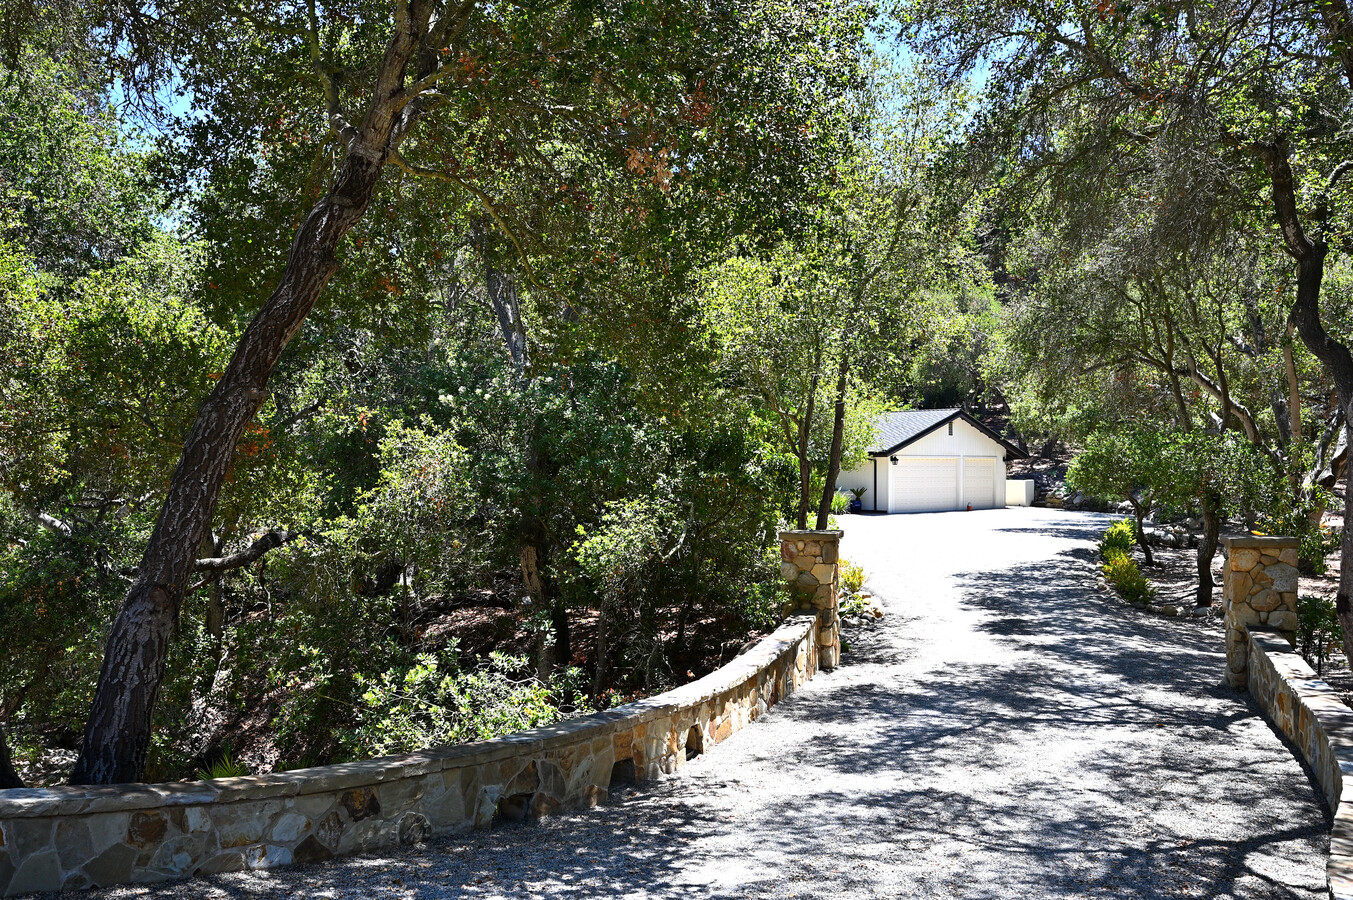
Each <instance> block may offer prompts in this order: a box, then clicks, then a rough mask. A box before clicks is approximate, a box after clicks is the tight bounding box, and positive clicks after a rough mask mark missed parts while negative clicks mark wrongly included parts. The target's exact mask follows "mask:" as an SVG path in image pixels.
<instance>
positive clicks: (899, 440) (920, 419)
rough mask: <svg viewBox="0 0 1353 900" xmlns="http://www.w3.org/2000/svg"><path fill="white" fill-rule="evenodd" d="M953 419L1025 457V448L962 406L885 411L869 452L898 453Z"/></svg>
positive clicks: (1010, 451) (1016, 456) (1019, 457)
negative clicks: (1006, 437) (963, 422)
mask: <svg viewBox="0 0 1353 900" xmlns="http://www.w3.org/2000/svg"><path fill="white" fill-rule="evenodd" d="M950 419H962V420H963V421H965V422H967V423H968V424H970V425H972V426H973V427H974V428H976V429H977V430H978V431H980V432H982V433H983V434H985V435H986V436H987V437H989V438H991V439H992V440H993V441H995V442H996V443H998V444H1000V445H1001V446H1003V447H1004V448H1005V450H1006V453H1007V454H1009V455H1010V456H1012V457H1014V458H1016V459H1023V458H1024V456H1025V453H1024V451H1022V450H1020V449H1019V448H1018V447H1016V446H1015V445H1014V444H1012V443H1010V442H1009V441H1007V440H1005V438H1003V437H1001V436H1000V435H999V434H997V433H996V432H994V431H992V430H991V429H990V428H988V427H987V426H985V425H983V424H982V423H981V422H979V421H977V420H976V419H974V418H973V417H972V416H970V415H968V414H967V413H965V412H964V411H963V410H961V409H909V410H904V411H902V412H890V413H884V414H883V415H881V416H879V417H878V420H877V422H876V423H875V424H876V425H877V427H878V437H877V439H876V440H875V442H874V446H875V448H876V449H874V450H870V451H869V452H870V453H871V454H873V455H875V456H882V455H885V454H888V453H895V452H896V451H898V450H901V449H902V448H903V447H905V446H906V445H907V444H910V443H911V442H912V441H914V440H916V439H917V438H919V437H921V436H923V435H925V434H928V433H930V432H931V431H933V430H935V429H936V428H938V427H939V426H941V425H943V424H944V423H945V422H947V421H949V420H950Z"/></svg>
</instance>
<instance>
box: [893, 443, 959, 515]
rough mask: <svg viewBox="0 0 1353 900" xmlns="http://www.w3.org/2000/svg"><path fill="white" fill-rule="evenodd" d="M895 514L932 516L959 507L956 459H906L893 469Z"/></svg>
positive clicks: (899, 461) (957, 464) (957, 462)
mask: <svg viewBox="0 0 1353 900" xmlns="http://www.w3.org/2000/svg"><path fill="white" fill-rule="evenodd" d="M892 469H893V484H892V496H891V498H890V499H891V500H892V502H891V503H890V504H889V506H890V508H891V509H892V510H893V511H894V512H930V511H935V510H942V509H956V508H957V507H958V478H959V460H958V459H957V458H956V457H903V458H902V459H900V460H898V464H897V465H896V466H893V467H892Z"/></svg>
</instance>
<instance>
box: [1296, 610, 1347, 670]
mask: <svg viewBox="0 0 1353 900" xmlns="http://www.w3.org/2000/svg"><path fill="white" fill-rule="evenodd" d="M1342 641H1343V629H1341V628H1340V627H1339V613H1338V612H1337V611H1335V608H1334V601H1333V600H1332V599H1330V598H1328V597H1298V598H1297V650H1298V651H1299V652H1300V653H1301V655H1302V657H1303V658H1305V660H1306V662H1308V663H1310V664H1311V666H1312V667H1314V669H1315V671H1316V674H1317V675H1323V674H1325V661H1326V660H1328V659H1329V658H1330V656H1331V654H1333V652H1334V651H1335V650H1337V649H1338V648H1339V645H1340V643H1341V642H1342Z"/></svg>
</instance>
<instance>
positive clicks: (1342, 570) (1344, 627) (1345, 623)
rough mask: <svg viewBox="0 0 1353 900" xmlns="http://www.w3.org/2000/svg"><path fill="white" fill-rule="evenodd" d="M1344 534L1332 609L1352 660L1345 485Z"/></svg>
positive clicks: (1351, 533)
mask: <svg viewBox="0 0 1353 900" xmlns="http://www.w3.org/2000/svg"><path fill="white" fill-rule="evenodd" d="M1349 422H1350V424H1349V425H1348V445H1349V446H1350V447H1353V418H1350V420H1349ZM1344 522H1345V525H1344V533H1343V537H1342V538H1340V540H1339V554H1340V557H1341V562H1340V564H1339V591H1338V593H1337V594H1336V595H1335V598H1334V609H1335V612H1337V613H1338V615H1339V632H1340V634H1341V635H1342V637H1343V645H1344V658H1345V659H1353V608H1350V605H1349V602H1348V598H1349V597H1351V596H1353V566H1350V565H1349V560H1353V528H1349V527H1348V525H1347V523H1348V522H1353V488H1350V487H1349V485H1348V484H1347V483H1345V484H1344Z"/></svg>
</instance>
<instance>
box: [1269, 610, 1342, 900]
mask: <svg viewBox="0 0 1353 900" xmlns="http://www.w3.org/2000/svg"><path fill="white" fill-rule="evenodd" d="M1248 646H1249V652H1248V660H1247V662H1248V686H1249V689H1250V694H1251V695H1253V696H1254V698H1255V700H1257V701H1258V702H1259V705H1260V707H1262V708H1263V710H1264V714H1265V715H1266V716H1267V718H1268V719H1269V721H1271V722H1272V723H1273V725H1274V726H1275V727H1276V728H1277V729H1278V730H1279V731H1281V732H1282V733H1283V734H1284V735H1286V736H1287V738H1288V740H1290V741H1291V742H1292V743H1293V744H1294V745H1296V748H1297V750H1298V751H1300V753H1301V755H1302V758H1304V759H1305V760H1306V763H1307V765H1309V766H1310V768H1311V771H1312V772H1313V773H1314V775H1315V778H1316V781H1317V783H1319V785H1320V788H1321V790H1322V791H1323V792H1324V794H1325V800H1326V802H1328V803H1329V807H1330V810H1331V811H1332V812H1333V813H1334V830H1333V832H1332V833H1331V834H1330V857H1329V863H1328V864H1327V866H1326V874H1327V876H1328V878H1329V890H1330V896H1331V897H1334V898H1335V900H1353V796H1351V797H1344V796H1343V785H1344V777H1345V776H1346V775H1353V709H1349V708H1348V706H1347V705H1345V704H1344V702H1343V701H1342V700H1340V699H1339V695H1338V694H1336V693H1335V692H1334V690H1333V689H1332V688H1331V687H1330V686H1329V685H1327V684H1325V682H1323V681H1321V680H1320V679H1319V678H1318V677H1317V676H1316V674H1315V672H1314V670H1312V669H1311V667H1310V666H1308V665H1307V664H1306V660H1304V659H1302V658H1301V656H1300V655H1298V654H1297V653H1296V652H1294V651H1293V650H1292V646H1291V645H1290V644H1289V643H1288V642H1287V638H1286V637H1284V636H1283V634H1282V633H1281V632H1279V631H1277V630H1274V629H1272V628H1267V627H1263V626H1259V625H1251V626H1250V627H1249V641H1248Z"/></svg>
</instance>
